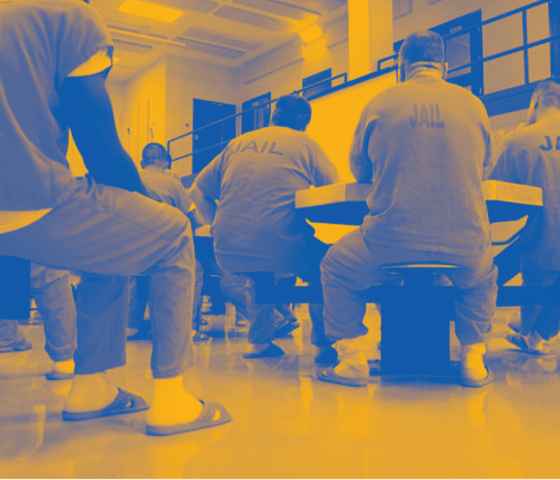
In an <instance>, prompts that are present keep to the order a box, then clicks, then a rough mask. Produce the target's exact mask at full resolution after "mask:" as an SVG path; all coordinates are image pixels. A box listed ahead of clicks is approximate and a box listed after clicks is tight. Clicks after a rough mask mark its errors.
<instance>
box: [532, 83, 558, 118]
mask: <svg viewBox="0 0 560 480" xmlns="http://www.w3.org/2000/svg"><path fill="white" fill-rule="evenodd" d="M552 108H554V109H560V83H558V81H556V80H553V79H550V80H545V81H544V82H541V83H539V84H538V85H537V86H536V87H535V90H534V91H533V95H532V97H531V104H530V105H529V111H528V123H530V124H531V123H535V122H536V121H537V120H538V117H539V115H540V114H541V113H542V112H543V111H544V110H550V109H552Z"/></svg>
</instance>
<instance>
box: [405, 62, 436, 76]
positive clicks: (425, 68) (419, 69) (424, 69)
mask: <svg viewBox="0 0 560 480" xmlns="http://www.w3.org/2000/svg"><path fill="white" fill-rule="evenodd" d="M419 76H422V77H433V78H443V73H442V71H441V69H440V68H439V65H438V64H436V63H431V62H418V63H415V64H413V65H412V66H411V67H410V69H409V70H408V78H409V79H410V78H414V77H419Z"/></svg>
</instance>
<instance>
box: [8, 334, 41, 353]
mask: <svg viewBox="0 0 560 480" xmlns="http://www.w3.org/2000/svg"><path fill="white" fill-rule="evenodd" d="M32 346H33V345H32V344H31V342H30V341H29V340H27V339H26V338H25V337H22V336H20V337H18V338H16V339H15V340H12V341H11V342H9V343H6V344H5V345H0V353H14V352H26V351H27V350H31V347H32Z"/></svg>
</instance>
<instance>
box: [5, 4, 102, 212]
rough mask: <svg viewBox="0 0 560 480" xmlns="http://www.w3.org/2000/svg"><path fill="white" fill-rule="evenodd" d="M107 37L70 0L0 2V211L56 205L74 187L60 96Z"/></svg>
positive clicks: (83, 7)
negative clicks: (71, 76) (72, 75)
mask: <svg viewBox="0 0 560 480" xmlns="http://www.w3.org/2000/svg"><path fill="white" fill-rule="evenodd" d="M108 46H109V37H108V35H107V34H106V32H105V30H104V29H103V27H102V26H101V22H100V21H99V19H98V17H97V15H95V13H94V11H93V9H92V8H91V7H89V6H87V5H85V4H84V3H83V2H78V1H75V0H7V1H2V2H0V136H1V138H2V144H3V146H4V152H3V155H2V158H1V160H0V161H1V165H2V171H3V172H5V173H4V174H3V175H2V176H0V211H3V210H40V209H44V208H50V207H53V206H55V205H56V204H57V203H58V202H59V201H60V200H61V198H62V197H63V195H64V194H65V193H66V190H67V188H69V186H70V185H71V182H72V177H71V175H70V173H69V171H68V170H67V163H66V158H65V157H66V147H67V128H66V126H65V120H64V118H63V112H62V111H61V98H60V92H61V89H62V83H63V81H64V80H65V78H66V77H67V76H68V75H69V74H70V73H71V72H72V71H73V70H74V69H76V68H77V67H78V66H80V65H82V64H83V63H84V62H86V61H87V60H88V59H89V58H90V57H92V56H93V55H94V54H95V53H96V51H98V50H99V49H100V48H103V47H108Z"/></svg>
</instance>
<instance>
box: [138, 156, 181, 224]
mask: <svg viewBox="0 0 560 480" xmlns="http://www.w3.org/2000/svg"><path fill="white" fill-rule="evenodd" d="M140 177H141V178H142V183H143V184H144V187H146V191H147V193H148V196H149V197H150V198H152V199H153V200H157V201H158V202H163V203H167V204H168V205H172V206H173V207H175V208H178V209H179V210H181V212H183V213H184V214H185V215H186V214H187V213H188V212H189V210H190V206H191V203H192V200H191V199H190V196H189V194H188V191H187V189H186V188H185V187H183V185H182V183H181V181H180V180H179V179H178V178H177V177H175V175H173V174H172V173H167V172H164V171H160V170H157V169H155V168H150V167H148V168H144V169H143V170H141V171H140Z"/></svg>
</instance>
